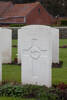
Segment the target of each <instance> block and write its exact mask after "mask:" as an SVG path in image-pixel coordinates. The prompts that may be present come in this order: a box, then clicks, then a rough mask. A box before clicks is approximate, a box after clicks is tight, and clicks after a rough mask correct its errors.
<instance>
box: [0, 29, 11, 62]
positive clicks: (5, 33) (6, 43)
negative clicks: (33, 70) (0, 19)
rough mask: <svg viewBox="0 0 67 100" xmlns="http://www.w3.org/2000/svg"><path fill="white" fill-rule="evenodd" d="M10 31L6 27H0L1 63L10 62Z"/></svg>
mask: <svg viewBox="0 0 67 100" xmlns="http://www.w3.org/2000/svg"><path fill="white" fill-rule="evenodd" d="M11 48H12V31H11V30H10V29H7V28H0V49H1V55H2V63H11Z"/></svg>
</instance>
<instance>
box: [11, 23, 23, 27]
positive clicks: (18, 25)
mask: <svg viewBox="0 0 67 100" xmlns="http://www.w3.org/2000/svg"><path fill="white" fill-rule="evenodd" d="M22 26H25V24H11V25H10V27H22Z"/></svg>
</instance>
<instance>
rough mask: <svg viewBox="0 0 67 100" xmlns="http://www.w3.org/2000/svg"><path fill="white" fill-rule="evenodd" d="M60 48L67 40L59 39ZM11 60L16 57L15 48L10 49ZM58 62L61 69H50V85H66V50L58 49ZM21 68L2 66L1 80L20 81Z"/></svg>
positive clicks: (14, 43) (14, 41) (15, 42)
mask: <svg viewBox="0 0 67 100" xmlns="http://www.w3.org/2000/svg"><path fill="white" fill-rule="evenodd" d="M59 43H60V46H62V45H66V44H67V39H60V42H59ZM13 45H17V41H16V40H13ZM12 50H13V51H12V54H13V56H12V60H14V58H15V57H16V54H17V48H13V49H12ZM59 50H60V56H59V57H60V60H62V61H63V67H62V68H53V69H52V83H53V84H58V83H60V82H64V83H66V84H67V48H60V49H59ZM20 77H21V67H20V66H18V65H3V80H15V81H18V82H20V81H21V78H20Z"/></svg>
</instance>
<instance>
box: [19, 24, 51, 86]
mask: <svg viewBox="0 0 67 100" xmlns="http://www.w3.org/2000/svg"><path fill="white" fill-rule="evenodd" d="M21 33H22V34H21ZM18 34H21V40H20V44H21V53H20V54H21V62H22V69H21V73H22V74H21V77H22V83H23V84H37V85H46V86H47V87H51V64H52V39H51V33H50V28H49V27H48V26H43V25H30V26H25V27H23V28H21V29H20V30H19V33H18Z"/></svg>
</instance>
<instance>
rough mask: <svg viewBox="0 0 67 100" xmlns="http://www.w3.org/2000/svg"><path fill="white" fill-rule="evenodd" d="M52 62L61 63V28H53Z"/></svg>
mask: <svg viewBox="0 0 67 100" xmlns="http://www.w3.org/2000/svg"><path fill="white" fill-rule="evenodd" d="M52 62H53V63H59V29H56V28H52Z"/></svg>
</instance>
